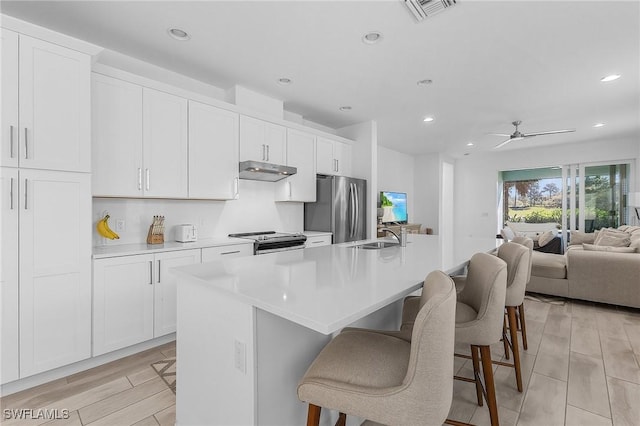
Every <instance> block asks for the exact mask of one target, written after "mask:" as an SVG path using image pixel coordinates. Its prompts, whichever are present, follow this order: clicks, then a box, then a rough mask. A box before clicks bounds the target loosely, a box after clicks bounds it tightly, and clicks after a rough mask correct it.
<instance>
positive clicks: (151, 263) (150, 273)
mask: <svg viewBox="0 0 640 426" xmlns="http://www.w3.org/2000/svg"><path fill="white" fill-rule="evenodd" d="M149 285H153V261H152V260H150V261H149Z"/></svg>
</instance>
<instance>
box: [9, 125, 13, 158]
mask: <svg viewBox="0 0 640 426" xmlns="http://www.w3.org/2000/svg"><path fill="white" fill-rule="evenodd" d="M9 130H10V132H11V133H9V140H10V147H9V148H10V151H11V158H13V126H9Z"/></svg>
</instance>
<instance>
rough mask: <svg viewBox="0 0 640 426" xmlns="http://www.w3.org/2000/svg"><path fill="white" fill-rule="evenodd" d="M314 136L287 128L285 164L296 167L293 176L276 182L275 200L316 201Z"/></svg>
mask: <svg viewBox="0 0 640 426" xmlns="http://www.w3.org/2000/svg"><path fill="white" fill-rule="evenodd" d="M315 141H316V137H315V136H314V135H311V134H309V133H304V132H300V131H297V130H292V129H288V131H287V166H293V167H296V168H297V172H296V174H295V175H293V176H289V177H288V178H286V179H283V180H281V181H280V182H278V185H279V187H278V188H277V190H276V201H299V202H314V201H316V158H315V152H316V150H315Z"/></svg>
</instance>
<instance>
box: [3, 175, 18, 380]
mask: <svg viewBox="0 0 640 426" xmlns="http://www.w3.org/2000/svg"><path fill="white" fill-rule="evenodd" d="M0 171H1V175H0V188H1V190H0V193H1V194H2V201H1V202H0V208H1V209H2V213H0V219H1V220H2V222H1V223H0V226H1V227H2V229H0V244H2V247H1V249H0V250H1V253H0V259H1V263H0V314H1V317H0V326H1V328H0V361H1V362H2V365H1V368H0V383H2V384H4V383H7V382H11V381H13V380H17V379H18V377H19V369H18V359H19V358H18V210H19V208H20V207H19V205H18V204H19V203H18V197H19V195H18V194H19V191H18V169H14V168H6V167H2V168H0Z"/></svg>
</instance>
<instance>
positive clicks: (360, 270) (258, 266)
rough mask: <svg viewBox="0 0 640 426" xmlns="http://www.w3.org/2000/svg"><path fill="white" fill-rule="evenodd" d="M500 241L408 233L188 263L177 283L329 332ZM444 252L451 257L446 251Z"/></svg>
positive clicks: (415, 288) (177, 269)
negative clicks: (375, 245) (379, 241)
mask: <svg viewBox="0 0 640 426" xmlns="http://www.w3.org/2000/svg"><path fill="white" fill-rule="evenodd" d="M369 241H375V240H369ZM501 242H502V241H501V240H496V239H495V238H484V239H478V238H476V239H467V240H465V241H464V242H461V243H459V244H457V245H456V247H455V248H454V247H453V245H452V244H450V242H449V241H444V242H442V241H441V240H440V237H439V236H437V235H421V234H410V235H409V236H408V243H407V246H406V247H400V246H395V247H389V248H385V249H381V250H364V249H356V248H353V247H352V246H354V245H355V244H356V243H344V244H337V245H331V246H324V247H317V248H315V249H313V250H291V251H285V252H279V253H271V254H266V255H260V256H250V257H238V258H232V259H225V260H224V261H216V262H210V263H204V264H197V265H190V266H183V267H179V268H175V269H172V272H174V273H176V274H177V275H178V277H179V279H180V283H179V285H187V282H190V283H193V282H195V283H198V284H203V285H205V286H208V287H211V289H212V290H214V291H219V292H222V293H223V294H226V295H228V296H231V297H234V298H236V299H237V300H240V301H242V302H244V303H247V304H249V305H252V306H255V307H257V308H260V309H262V310H264V311H267V312H270V313H272V314H275V315H278V316H280V317H282V318H285V319H287V320H290V321H292V322H295V323H297V324H300V325H303V326H305V327H308V328H311V329H313V330H315V331H318V332H320V333H323V334H331V333H333V332H335V331H338V330H340V329H341V328H343V327H345V326H347V325H349V324H351V323H353V322H354V321H355V320H357V319H359V318H362V317H364V316H366V315H368V314H370V313H372V312H375V311H376V310H378V309H380V308H381V307H383V306H386V305H388V304H389V303H391V302H394V301H396V300H398V299H401V298H402V297H404V296H405V295H407V294H409V293H411V292H413V291H415V290H417V289H419V288H420V287H421V286H422V282H423V280H424V278H425V277H426V276H427V274H428V273H429V272H431V271H433V270H436V269H440V270H444V271H446V272H452V271H455V270H457V269H459V267H460V265H463V264H465V262H466V261H467V260H468V259H469V258H470V257H471V256H472V255H473V254H474V253H476V252H478V251H483V252H487V251H489V250H491V249H493V248H495V247H497V246H498V245H500V244H501ZM358 243H362V242H358ZM443 243H444V244H445V247H444V248H443V246H442V244H443ZM444 251H446V252H448V253H449V255H447V256H443V255H442V253H443V252H444Z"/></svg>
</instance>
